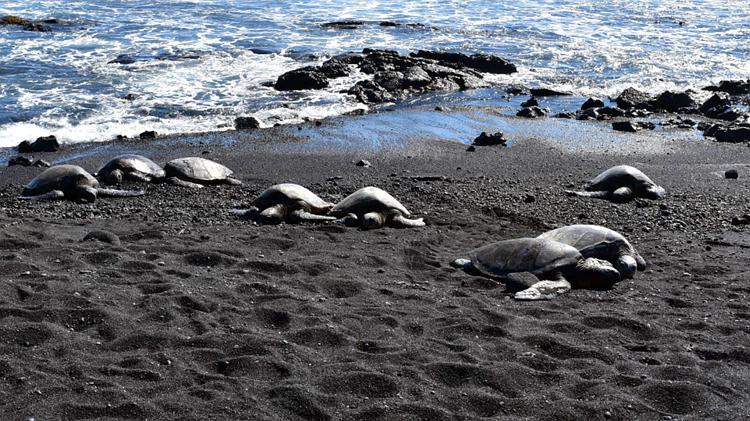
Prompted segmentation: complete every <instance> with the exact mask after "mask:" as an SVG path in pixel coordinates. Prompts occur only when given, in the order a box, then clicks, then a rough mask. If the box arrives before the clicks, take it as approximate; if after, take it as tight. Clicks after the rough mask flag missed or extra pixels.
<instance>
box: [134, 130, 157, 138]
mask: <svg viewBox="0 0 750 421" xmlns="http://www.w3.org/2000/svg"><path fill="white" fill-rule="evenodd" d="M138 137H139V138H140V139H141V140H150V139H156V132H155V131H153V130H147V131H145V132H143V133H141V134H140V135H138Z"/></svg>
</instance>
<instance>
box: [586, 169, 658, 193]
mask: <svg viewBox="0 0 750 421" xmlns="http://www.w3.org/2000/svg"><path fill="white" fill-rule="evenodd" d="M655 185H656V183H654V182H653V181H651V179H650V178H648V176H647V175H646V174H644V173H643V172H641V170H639V169H638V168H635V167H631V166H630V165H618V166H616V167H612V168H610V169H608V170H606V171H604V172H603V173H601V174H599V175H597V176H596V177H594V179H593V180H591V181H589V185H588V187H586V190H589V191H614V190H617V189H619V188H620V187H630V188H631V189H634V190H642V189H645V188H646V187H649V186H655Z"/></svg>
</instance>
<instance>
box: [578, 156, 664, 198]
mask: <svg viewBox="0 0 750 421" xmlns="http://www.w3.org/2000/svg"><path fill="white" fill-rule="evenodd" d="M565 193H567V194H568V195H571V196H581V197H595V198H598V199H608V200H611V201H613V202H627V201H629V200H631V199H634V198H636V197H645V198H647V199H661V198H663V197H664V195H665V194H666V192H665V190H664V188H663V187H661V186H657V185H656V183H654V182H653V181H651V179H650V178H648V176H646V174H644V173H642V172H641V170H639V169H638V168H635V167H631V166H630V165H618V166H616V167H612V168H610V169H608V170H606V171H604V172H603V173H601V174H599V175H597V176H596V177H594V179H593V180H591V181H589V183H588V185H587V186H586V191H570V190H566V191H565Z"/></svg>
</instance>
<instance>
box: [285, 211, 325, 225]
mask: <svg viewBox="0 0 750 421" xmlns="http://www.w3.org/2000/svg"><path fill="white" fill-rule="evenodd" d="M335 220H336V217H333V216H325V215H316V214H314V213H310V212H307V211H305V210H302V209H298V210H296V211H294V212H290V213H289V215H288V216H287V221H288V222H291V223H298V222H311V223H323V222H331V221H335Z"/></svg>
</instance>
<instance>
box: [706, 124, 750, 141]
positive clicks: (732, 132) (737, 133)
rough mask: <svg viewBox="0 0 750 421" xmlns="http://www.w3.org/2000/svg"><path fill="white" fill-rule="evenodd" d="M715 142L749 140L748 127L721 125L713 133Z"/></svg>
mask: <svg viewBox="0 0 750 421" xmlns="http://www.w3.org/2000/svg"><path fill="white" fill-rule="evenodd" d="M714 137H716V141H717V142H724V143H741V142H750V127H739V126H737V127H722V128H720V129H718V130H716V132H715V133H714Z"/></svg>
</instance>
